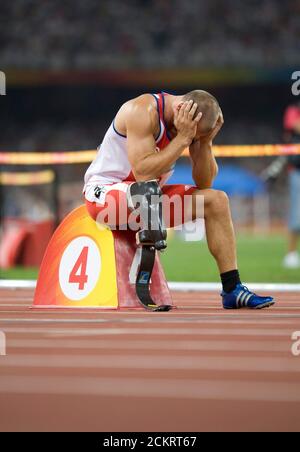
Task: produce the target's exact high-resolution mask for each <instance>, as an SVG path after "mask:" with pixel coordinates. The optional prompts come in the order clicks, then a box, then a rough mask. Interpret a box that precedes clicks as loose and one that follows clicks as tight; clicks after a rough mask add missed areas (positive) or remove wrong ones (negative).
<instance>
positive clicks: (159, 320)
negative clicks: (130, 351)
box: [0, 314, 300, 327]
mask: <svg viewBox="0 0 300 452" xmlns="http://www.w3.org/2000/svg"><path fill="white" fill-rule="evenodd" d="M212 317H213V318H215V317H217V318H220V319H221V320H222V321H223V322H224V323H227V320H226V319H232V318H233V319H236V323H242V322H243V321H244V322H247V320H248V319H255V320H256V322H258V321H259V319H260V318H261V319H264V318H267V319H269V320H270V319H280V320H281V319H291V320H294V319H299V318H300V314H299V315H298V314H293V315H291V314H278V315H274V314H271V315H265V316H264V315H263V314H261V315H260V314H258V315H257V316H255V317H253V316H252V315H251V316H250V315H249V316H244V317H243V318H241V317H237V316H227V315H224V316H220V315H217V316H209V315H208V314H204V315H203V316H201V315H200V318H199V319H197V318H191V319H189V320H187V319H180V318H177V319H176V318H174V317H172V316H169V317H165V318H164V319H163V318H162V317H154V316H153V317H144V318H141V319H130V318H129V319H119V318H118V317H115V318H112V319H104V318H93V319H90V318H80V319H78V318H77V319H75V318H67V319H60V318H58V317H55V318H45V317H43V318H42V317H34V318H28V317H26V318H23V317H12V318H1V317H0V324H5V323H8V324H9V323H26V324H39V323H43V324H55V323H56V324H79V323H86V324H92V323H95V324H97V323H157V324H160V323H165V324H168V325H169V324H175V323H176V324H184V323H187V324H199V323H204V322H205V320H206V319H210V318H212ZM257 325H258V327H259V323H257Z"/></svg>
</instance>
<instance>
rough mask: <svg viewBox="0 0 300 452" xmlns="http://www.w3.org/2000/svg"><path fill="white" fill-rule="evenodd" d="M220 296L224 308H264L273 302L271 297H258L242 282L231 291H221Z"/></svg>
mask: <svg viewBox="0 0 300 452" xmlns="http://www.w3.org/2000/svg"><path fill="white" fill-rule="evenodd" d="M221 297H222V298H223V307H224V309H241V308H250V309H264V308H269V307H270V306H273V305H274V304H275V301H274V299H273V298H272V297H259V296H258V295H256V294H255V293H253V292H250V290H249V289H248V288H247V287H246V286H243V285H242V284H238V285H237V286H236V288H235V289H234V290H233V291H232V292H229V293H226V292H224V291H223V292H222V293H221Z"/></svg>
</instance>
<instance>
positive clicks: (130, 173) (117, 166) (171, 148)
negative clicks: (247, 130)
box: [84, 90, 275, 309]
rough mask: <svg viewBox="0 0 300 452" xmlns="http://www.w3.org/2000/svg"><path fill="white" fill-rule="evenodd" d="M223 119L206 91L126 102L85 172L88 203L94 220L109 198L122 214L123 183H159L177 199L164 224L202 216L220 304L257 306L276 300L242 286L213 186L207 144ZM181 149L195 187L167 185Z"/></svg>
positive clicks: (227, 220) (227, 219) (220, 198)
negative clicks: (176, 208)
mask: <svg viewBox="0 0 300 452" xmlns="http://www.w3.org/2000/svg"><path fill="white" fill-rule="evenodd" d="M223 122H224V120H223V114H222V111H221V108H220V106H219V103H218V101H217V100H216V99H215V98H214V97H213V96H212V95H211V94H209V93H207V92H206V91H201V90H195V91H192V92H189V93H188V94H186V95H183V96H174V95H170V94H166V93H160V94H144V95H142V96H140V97H137V98H135V99H132V100H129V101H128V102H126V103H125V104H123V105H122V107H121V108H120V110H119V111H118V113H117V115H116V117H115V119H114V121H113V122H112V124H111V126H110V128H109V129H108V131H107V133H106V135H105V137H104V139H103V142H102V144H101V145H100V147H99V149H98V154H97V157H96V159H95V160H94V162H93V163H92V164H91V166H90V167H89V169H88V170H87V172H86V175H85V186H84V193H85V199H86V205H87V209H88V211H89V213H90V215H91V216H92V218H94V219H95V220H96V219H97V217H98V215H99V214H101V212H103V211H107V209H108V208H109V202H110V200H112V199H113V200H115V201H116V203H114V205H116V206H117V207H118V209H119V212H118V214H120V213H123V214H124V212H126V215H128V217H129V215H130V209H129V207H128V190H129V187H130V186H131V185H132V184H133V183H135V182H147V181H152V180H156V181H158V182H159V184H160V186H161V190H162V193H163V194H164V195H166V196H167V197H170V198H171V197H172V196H173V195H177V196H180V198H181V200H182V216H180V219H178V218H177V217H176V215H175V214H174V211H172V209H171V210H170V212H168V213H167V212H164V213H165V216H166V218H165V221H166V224H167V226H168V227H174V226H177V225H178V224H179V223H180V222H183V221H184V219H185V218H186V217H185V216H183V212H185V211H186V210H189V213H190V218H191V219H192V220H196V219H197V218H199V217H202V218H203V216H204V220H205V226H206V234H207V242H208V247H209V250H210V252H211V254H212V256H213V257H214V258H215V260H216V262H217V265H218V268H219V272H220V275H221V281H222V286H223V291H222V293H221V297H222V300H223V306H224V308H225V309H239V308H243V307H247V308H253V309H262V308H266V307H269V306H272V305H273V304H274V303H275V302H274V300H273V298H272V297H260V296H258V295H256V294H254V293H253V292H251V291H250V290H249V289H248V288H247V287H246V286H244V285H242V283H241V280H240V276H239V271H238V266H237V255H236V241H235V234H234V229H233V223H232V219H231V212H230V205H229V200H228V197H227V195H226V194H225V193H224V192H222V191H218V190H213V189H212V188H211V187H212V183H213V181H214V178H215V177H216V175H217V172H218V167H217V163H216V160H215V158H214V155H213V151H212V143H213V140H214V138H215V137H216V135H217V134H218V132H219V131H220V129H221V127H222V125H223ZM186 148H188V149H189V154H190V158H191V163H192V173H193V179H194V181H195V186H186V185H167V184H166V182H167V180H168V178H169V177H170V175H171V174H172V171H173V168H174V165H175V164H176V162H177V160H178V159H179V158H180V157H181V155H182V153H183V152H184V150H185V149H186ZM187 195H190V196H187ZM203 208H204V209H203ZM120 211H121V212H120ZM116 218H119V216H118V215H116Z"/></svg>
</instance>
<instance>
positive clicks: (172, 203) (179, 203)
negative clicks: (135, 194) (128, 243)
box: [85, 182, 198, 228]
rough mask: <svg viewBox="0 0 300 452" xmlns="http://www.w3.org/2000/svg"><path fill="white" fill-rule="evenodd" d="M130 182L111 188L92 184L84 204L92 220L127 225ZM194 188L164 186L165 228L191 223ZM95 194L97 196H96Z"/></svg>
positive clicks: (190, 186)
mask: <svg viewBox="0 0 300 452" xmlns="http://www.w3.org/2000/svg"><path fill="white" fill-rule="evenodd" d="M130 184H132V182H121V183H117V184H112V185H96V184H95V185H93V186H90V187H88V188H87V190H86V192H85V202H86V207H87V210H88V212H89V214H90V216H91V217H92V218H93V219H94V220H98V221H99V222H101V223H103V222H104V223H107V224H109V225H114V226H120V225H122V224H128V223H129V222H130V216H131V215H132V213H131V211H130V210H129V208H128V205H127V190H128V186H129V185H130ZM196 190H198V189H197V187H195V186H192V185H164V186H163V187H162V192H163V195H165V196H163V216H164V222H165V225H166V227H167V228H173V227H176V226H179V225H182V224H184V223H187V222H189V221H192V209H191V206H192V197H191V195H192V194H193V193H194V191H196ZM95 191H96V194H97V196H96V194H95Z"/></svg>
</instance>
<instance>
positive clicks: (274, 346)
mask: <svg viewBox="0 0 300 452" xmlns="http://www.w3.org/2000/svg"><path fill="white" fill-rule="evenodd" d="M31 348H33V349H37V350H39V349H52V350H54V349H55V350H56V349H61V350H64V349H66V350H68V349H76V350H87V349H90V350H153V351H160V350H169V351H179V350H180V351H181V350H182V351H216V352H218V351H230V352H231V351H234V352H241V351H243V352H262V353H265V352H278V353H282V352H287V351H288V352H289V351H290V344H287V343H282V341H281V342H280V341H277V342H276V341H269V342H266V341H265V342H261V341H257V342H255V341H250V342H248V341H247V342H246V341H245V342H238V341H223V340H219V341H214V340H210V341H207V340H202V341H186V340H182V341H177V340H174V341H170V340H165V339H164V340H151V341H149V340H148V341H144V340H139V341H136V340H131V341H128V340H126V341H124V340H122V341H107V340H95V339H94V340H89V339H88V340H76V339H69V340H66V339H65V340H61V339H58V340H57V339H55V340H54V339H40V338H36V339H10V340H9V351H10V352H11V351H12V350H14V349H22V350H23V349H24V350H27V349H31Z"/></svg>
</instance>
